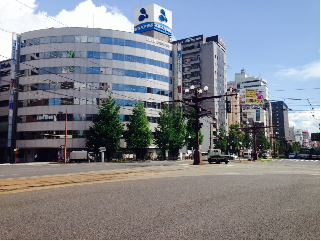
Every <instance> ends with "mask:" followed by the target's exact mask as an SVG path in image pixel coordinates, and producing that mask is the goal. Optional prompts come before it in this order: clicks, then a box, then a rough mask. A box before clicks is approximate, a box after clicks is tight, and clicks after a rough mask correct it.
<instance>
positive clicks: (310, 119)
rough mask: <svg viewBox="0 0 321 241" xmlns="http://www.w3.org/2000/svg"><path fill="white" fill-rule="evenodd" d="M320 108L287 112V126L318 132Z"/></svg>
mask: <svg viewBox="0 0 321 241" xmlns="http://www.w3.org/2000/svg"><path fill="white" fill-rule="evenodd" d="M319 124H320V109H315V110H314V111H312V110H311V111H300V112H289V126H290V127H292V126H294V128H295V129H302V130H308V131H309V132H310V133H316V132H320V130H319Z"/></svg>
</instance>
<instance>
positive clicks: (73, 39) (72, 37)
mask: <svg viewBox="0 0 321 241" xmlns="http://www.w3.org/2000/svg"><path fill="white" fill-rule="evenodd" d="M74 42H75V36H73V35H72V36H69V43H74Z"/></svg>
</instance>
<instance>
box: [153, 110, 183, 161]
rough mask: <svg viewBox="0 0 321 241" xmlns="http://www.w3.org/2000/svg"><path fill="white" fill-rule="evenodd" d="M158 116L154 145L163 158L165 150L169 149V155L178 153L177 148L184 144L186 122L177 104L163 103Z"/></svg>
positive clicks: (173, 155)
mask: <svg viewBox="0 0 321 241" xmlns="http://www.w3.org/2000/svg"><path fill="white" fill-rule="evenodd" d="M159 115H160V117H159V118H158V121H157V124H158V125H157V127H156V128H155V139H154V143H155V145H156V146H157V147H158V148H160V149H161V150H162V155H163V157H164V158H165V151H166V150H167V149H169V150H170V153H171V156H172V157H175V156H177V155H178V150H179V148H182V147H183V146H184V145H185V138H186V124H185V117H184V115H183V113H182V111H181V108H180V107H179V106H169V105H167V104H166V105H165V106H164V109H163V110H162V111H161V112H160V113H159Z"/></svg>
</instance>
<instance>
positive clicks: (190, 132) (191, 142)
mask: <svg viewBox="0 0 321 241" xmlns="http://www.w3.org/2000/svg"><path fill="white" fill-rule="evenodd" d="M195 113H196V111H195V109H194V108H190V117H189V118H188V119H187V124H186V125H187V127H186V130H187V132H186V138H185V143H186V146H187V149H188V150H192V149H194V150H196V145H197V143H196V133H195V128H196V127H195V126H196V119H195V118H194V117H193V116H194V115H195ZM199 138H200V145H202V144H203V141H204V135H203V134H202V132H201V131H199Z"/></svg>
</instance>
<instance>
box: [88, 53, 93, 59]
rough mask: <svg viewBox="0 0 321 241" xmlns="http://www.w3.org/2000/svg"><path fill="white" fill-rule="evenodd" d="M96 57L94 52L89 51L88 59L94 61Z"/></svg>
mask: <svg viewBox="0 0 321 241" xmlns="http://www.w3.org/2000/svg"><path fill="white" fill-rule="evenodd" d="M93 56H94V52H91V51H88V52H87V58H89V59H92V58H93Z"/></svg>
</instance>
